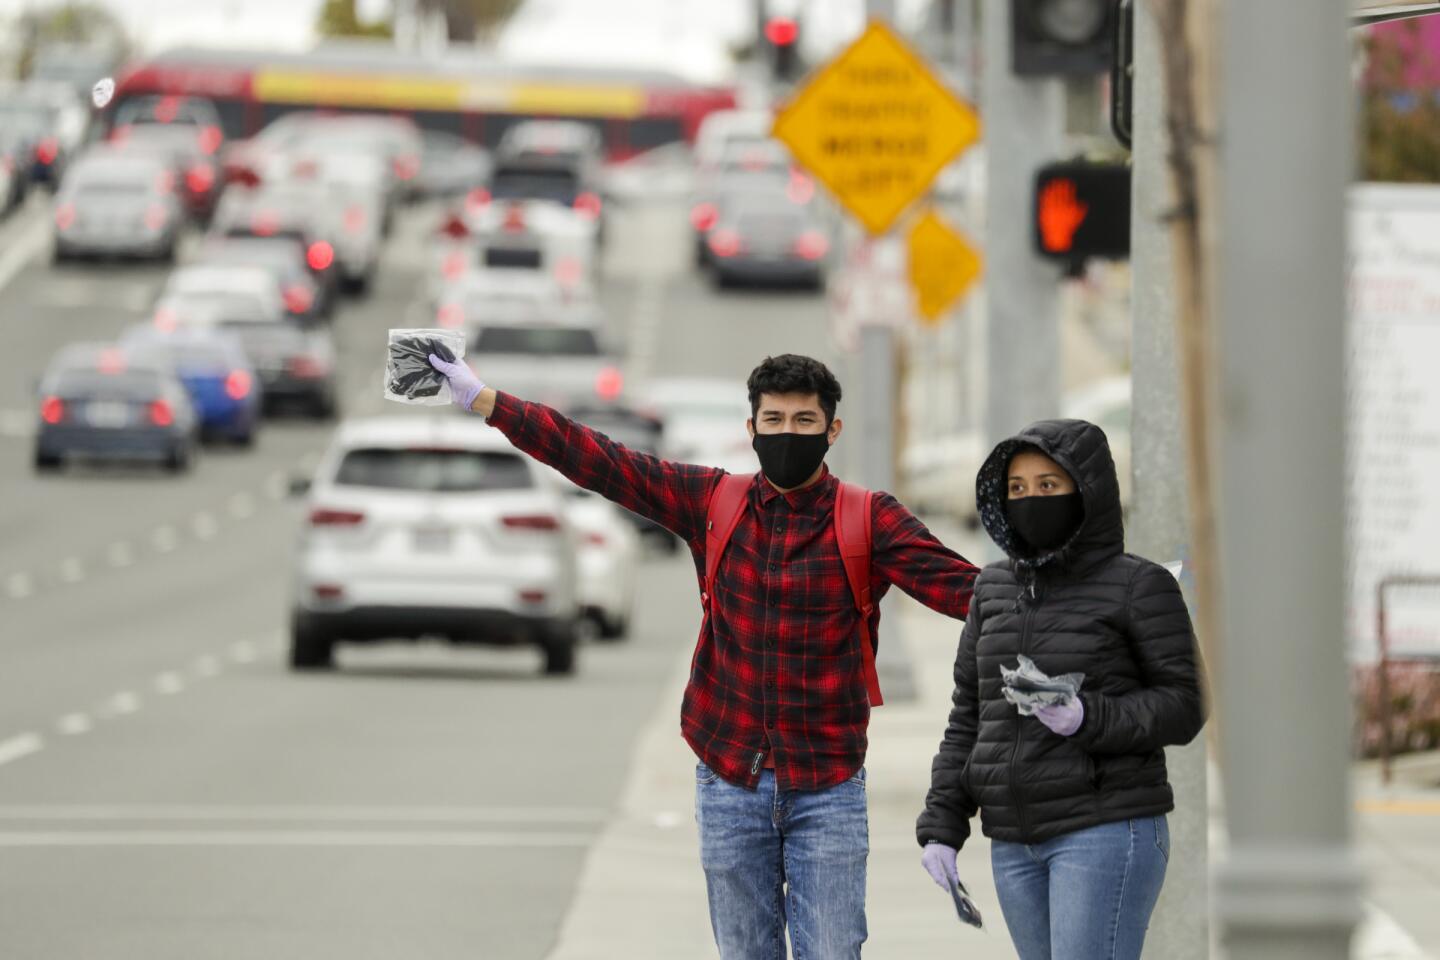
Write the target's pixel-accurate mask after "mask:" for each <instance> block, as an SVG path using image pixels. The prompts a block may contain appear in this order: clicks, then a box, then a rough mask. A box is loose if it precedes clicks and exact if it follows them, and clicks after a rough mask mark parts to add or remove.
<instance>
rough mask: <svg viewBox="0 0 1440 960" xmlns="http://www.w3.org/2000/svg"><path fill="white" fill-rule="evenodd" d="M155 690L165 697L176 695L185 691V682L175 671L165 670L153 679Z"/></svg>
mask: <svg viewBox="0 0 1440 960" xmlns="http://www.w3.org/2000/svg"><path fill="white" fill-rule="evenodd" d="M155 689H156V691H157V692H159V693H163V694H166V695H167V696H168V695H172V694H176V693H179V692H180V691H181V690H184V689H185V681H184V680H183V679H181V677H180V674H178V673H176V672H175V671H173V670H166V671H165V672H164V673H162V674H160V675H158V676H157V677H156V678H155Z"/></svg>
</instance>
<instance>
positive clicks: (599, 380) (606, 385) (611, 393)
mask: <svg viewBox="0 0 1440 960" xmlns="http://www.w3.org/2000/svg"><path fill="white" fill-rule="evenodd" d="M624 389H625V375H624V374H623V373H621V372H620V368H618V367H606V368H605V369H604V370H601V371H600V375H599V376H597V377H596V378H595V394H596V396H598V397H599V398H600V399H601V400H614V399H615V398H616V397H618V396H620V394H621V392H622V391H623V390H624Z"/></svg>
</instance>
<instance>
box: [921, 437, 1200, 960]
mask: <svg viewBox="0 0 1440 960" xmlns="http://www.w3.org/2000/svg"><path fill="white" fill-rule="evenodd" d="M975 489H976V502H977V504H978V506H979V511H980V518H981V521H982V522H983V523H984V525H985V529H986V530H987V531H988V532H989V534H990V536H991V537H992V538H993V539H994V540H995V542H996V543H997V544H999V545H1000V547H1001V548H1002V549H1003V550H1004V551H1005V553H1006V555H1007V557H1008V559H1005V560H1002V561H1000V562H998V563H994V564H991V565H990V566H988V567H986V568H985V569H984V570H983V571H982V572H981V574H980V577H979V579H978V580H977V581H976V583H975V596H974V599H973V600H972V601H971V603H970V618H969V619H968V620H967V621H966V622H965V630H964V633H963V634H962V636H961V637H960V649H959V652H958V654H957V656H956V659H955V694H954V706H953V708H952V709H951V711H950V723H949V726H948V727H947V728H946V730H945V738H944V740H943V741H942V743H941V745H940V752H939V753H938V754H937V755H936V757H935V761H934V764H933V765H932V768H931V785H930V792H929V794H928V795H927V796H926V798H925V812H924V813H922V814H921V815H920V818H919V821H918V823H917V825H916V833H917V835H918V838H919V841H920V844H921V846H922V847H923V848H924V854H923V856H922V861H923V863H924V865H925V867H926V869H927V870H928V871H929V872H930V874H931V876H932V877H934V878H935V880H936V882H937V883H940V884H941V885H942V886H943V885H946V884H947V883H948V880H949V878H953V877H954V876H955V869H956V868H955V856H956V851H958V850H959V848H960V847H961V846H962V845H963V844H964V843H965V840H966V838H967V837H968V836H969V833H970V818H971V817H972V816H973V815H974V814H975V811H976V810H977V809H978V810H979V811H980V821H981V829H982V830H983V832H984V833H985V835H986V836H987V837H989V838H990V840H991V863H992V866H993V869H994V872H995V885H996V889H997V891H998V892H999V895H1000V907H1001V910H1002V912H1003V913H1004V914H1005V921H1006V924H1007V926H1008V927H1009V928H1010V936H1011V939H1012V940H1013V941H1014V942H1015V948H1016V950H1017V951H1018V953H1019V955H1020V958H1021V960H1050V958H1052V957H1053V958H1056V960H1060V958H1063V960H1092V958H1096V960H1098V958H1101V957H1104V958H1119V960H1125V958H1138V957H1139V956H1140V950H1141V947H1142V945H1143V943H1144V938H1145V928H1146V926H1147V925H1148V923H1149V919H1150V912H1151V910H1153V909H1154V906H1155V900H1156V898H1157V897H1158V896H1159V895H1160V887H1161V885H1162V883H1163V882H1164V879H1165V866H1166V862H1167V861H1168V860H1169V856H1170V838H1169V832H1168V828H1167V824H1166V820H1165V814H1166V813H1168V812H1169V811H1170V810H1172V809H1174V806H1175V802H1174V795H1173V794H1172V792H1171V790H1170V784H1169V782H1168V780H1167V778H1166V774H1165V751H1164V748H1165V747H1166V746H1170V745H1174V744H1183V743H1188V742H1189V741H1190V740H1192V739H1193V738H1194V737H1195V735H1196V734H1197V733H1199V732H1200V729H1201V727H1203V726H1204V723H1205V713H1204V706H1203V698H1202V694H1201V684H1200V670H1199V667H1198V666H1197V657H1196V652H1195V641H1194V633H1193V630H1192V628H1191V625H1190V616H1189V613H1188V611H1187V610H1186V608H1185V601H1184V599H1183V598H1182V596H1181V594H1180V588H1179V585H1178V584H1177V583H1176V582H1175V579H1174V578H1173V577H1172V576H1171V575H1170V573H1169V572H1168V571H1167V570H1166V569H1165V568H1164V567H1161V566H1159V565H1158V564H1155V563H1152V562H1150V561H1149V560H1144V559H1142V558H1140V557H1136V556H1133V555H1131V554H1128V553H1125V552H1124V551H1125V545H1124V529H1123V526H1122V523H1121V515H1120V489H1119V484H1118V483H1117V481H1116V477H1115V463H1114V461H1113V460H1112V459H1111V456H1110V447H1109V444H1108V443H1107V442H1106V440H1105V434H1104V432H1103V431H1101V430H1100V428H1099V427H1097V426H1095V425H1094V424H1091V423H1086V422H1084V421H1082V420H1045V421H1041V422H1039V423H1035V424H1032V425H1030V426H1029V427H1027V428H1026V429H1025V430H1024V431H1022V432H1021V433H1019V434H1018V435H1016V436H1014V437H1011V438H1010V439H1009V440H1006V441H1004V442H1003V443H1001V444H1000V445H999V446H997V447H996V448H995V450H994V452H993V453H991V454H990V457H989V458H988V459H987V460H986V461H985V464H984V466H983V467H981V469H980V474H979V477H978V478H977V480H976V488H975ZM1020 654H1024V655H1025V656H1027V657H1029V658H1030V659H1031V660H1033V661H1034V662H1035V665H1036V666H1037V667H1039V668H1040V670H1042V671H1044V672H1045V673H1046V674H1048V675H1050V676H1052V677H1054V676H1058V675H1060V674H1065V673H1083V674H1084V675H1085V680H1084V683H1083V685H1082V686H1081V688H1080V694H1079V696H1078V697H1077V698H1072V699H1070V700H1068V701H1066V702H1065V703H1063V704H1060V705H1057V706H1052V707H1046V708H1042V709H1041V710H1039V711H1037V712H1036V714H1035V715H1034V716H1021V715H1020V713H1019V712H1018V710H1017V708H1016V707H1015V706H1013V705H1012V704H1011V703H1010V702H1008V701H1007V700H1006V699H1005V697H1004V696H1003V694H1002V692H1001V686H1002V683H1001V675H1000V668H1001V667H1002V666H1004V667H1008V668H1014V667H1016V666H1017V656H1018V655H1020Z"/></svg>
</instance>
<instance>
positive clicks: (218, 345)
mask: <svg viewBox="0 0 1440 960" xmlns="http://www.w3.org/2000/svg"><path fill="white" fill-rule="evenodd" d="M121 344H122V345H123V346H125V347H126V348H127V349H131V350H135V351H139V352H143V353H146V354H148V355H154V356H156V357H159V358H161V359H162V360H163V361H164V362H166V363H168V364H169V365H170V366H171V367H172V368H173V369H174V370H175V373H176V374H177V375H178V376H179V378H180V382H181V383H182V384H184V385H185V390H186V392H187V393H188V394H189V395H190V403H191V405H192V406H193V407H194V408H195V413H196V416H197V417H198V418H199V421H200V432H201V436H203V437H204V438H206V439H207V440H226V441H230V442H232V443H238V444H241V445H242V446H249V445H250V444H252V443H254V442H255V431H256V429H257V428H258V427H259V425H260V401H261V392H260V382H259V380H258V379H257V378H256V375H255V368H254V367H253V366H251V364H250V359H249V357H248V356H247V355H246V353H245V348H244V347H243V346H242V345H241V343H240V340H239V339H238V338H237V337H236V336H235V335H234V334H233V333H230V332H229V331H227V330H222V329H217V328H213V327H179V328H177V329H174V330H164V329H160V328H157V327H154V326H137V327H132V328H131V329H130V330H129V331H127V332H126V334H125V335H124V337H123V338H122V339H121Z"/></svg>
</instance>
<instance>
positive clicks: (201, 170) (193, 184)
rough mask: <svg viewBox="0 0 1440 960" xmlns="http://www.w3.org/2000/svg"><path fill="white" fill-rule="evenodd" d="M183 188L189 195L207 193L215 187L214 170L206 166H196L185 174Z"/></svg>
mask: <svg viewBox="0 0 1440 960" xmlns="http://www.w3.org/2000/svg"><path fill="white" fill-rule="evenodd" d="M185 186H186V187H188V188H189V189H190V192H191V193H209V192H210V188H211V187H213V186H215V168H214V167H211V166H209V165H208V164H197V165H196V166H193V167H191V168H190V170H189V171H188V172H187V173H186V174H185Z"/></svg>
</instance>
